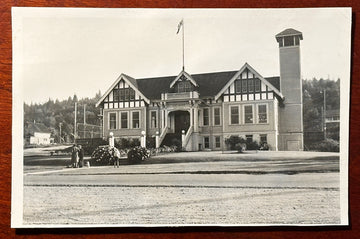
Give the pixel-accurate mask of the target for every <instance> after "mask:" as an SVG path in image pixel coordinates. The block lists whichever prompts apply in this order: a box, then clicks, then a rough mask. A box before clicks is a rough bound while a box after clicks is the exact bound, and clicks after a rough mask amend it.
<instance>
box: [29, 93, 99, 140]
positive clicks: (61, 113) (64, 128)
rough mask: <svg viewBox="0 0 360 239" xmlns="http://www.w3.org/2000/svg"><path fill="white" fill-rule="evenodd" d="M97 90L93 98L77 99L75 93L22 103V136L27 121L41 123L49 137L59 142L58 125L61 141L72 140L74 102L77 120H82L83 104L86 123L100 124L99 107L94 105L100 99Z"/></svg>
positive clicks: (79, 121) (80, 121) (81, 121)
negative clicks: (44, 101) (42, 100)
mask: <svg viewBox="0 0 360 239" xmlns="http://www.w3.org/2000/svg"><path fill="white" fill-rule="evenodd" d="M100 97H101V92H100V91H99V92H98V93H97V94H96V95H95V97H93V98H83V99H80V100H79V99H78V97H77V96H76V94H75V95H74V96H73V97H69V98H68V99H67V100H63V101H59V100H58V99H56V100H55V101H54V100H52V99H49V100H48V101H47V102H46V103H43V104H37V103H35V104H32V103H31V104H26V103H24V134H25V135H24V137H26V136H27V135H26V133H27V132H26V129H27V127H28V124H29V123H37V124H43V125H45V126H46V128H47V129H48V130H49V131H50V132H51V137H53V138H54V140H55V142H56V143H58V142H60V125H61V137H62V142H72V141H73V137H74V116H75V102H76V103H77V122H78V123H83V122H84V106H85V105H86V107H85V110H86V111H85V115H86V123H87V124H91V125H100V122H101V119H100V117H99V114H100V109H99V108H96V107H95V104H96V102H97V101H98V100H99V99H100Z"/></svg>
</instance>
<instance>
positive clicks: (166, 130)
mask: <svg viewBox="0 0 360 239" xmlns="http://www.w3.org/2000/svg"><path fill="white" fill-rule="evenodd" d="M168 131H169V127H165V128H164V129H163V130H162V132H161V134H160V136H159V145H161V143H162V141H163V140H164V138H165V136H166V134H167V133H168Z"/></svg>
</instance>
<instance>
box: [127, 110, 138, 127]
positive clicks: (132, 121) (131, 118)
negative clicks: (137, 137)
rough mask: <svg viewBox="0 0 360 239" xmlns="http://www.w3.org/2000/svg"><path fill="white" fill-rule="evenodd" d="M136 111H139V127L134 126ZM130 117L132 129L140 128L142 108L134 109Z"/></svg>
mask: <svg viewBox="0 0 360 239" xmlns="http://www.w3.org/2000/svg"><path fill="white" fill-rule="evenodd" d="M135 112H139V127H138V128H136V127H134V125H133V113H135ZM130 118H131V119H130V122H131V129H140V128H141V111H140V110H132V111H131V117H130ZM128 126H129V123H128Z"/></svg>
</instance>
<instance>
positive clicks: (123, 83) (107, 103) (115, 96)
mask: <svg viewBox="0 0 360 239" xmlns="http://www.w3.org/2000/svg"><path fill="white" fill-rule="evenodd" d="M146 103H149V100H148V99H147V98H146V97H145V96H144V95H143V94H142V93H141V92H140V91H139V89H138V88H137V83H136V80H135V79H133V78H131V77H129V76H127V75H125V74H122V75H120V77H119V78H118V80H117V81H116V82H115V84H113V85H112V86H111V87H110V89H109V90H108V91H107V92H106V93H105V94H104V96H103V97H102V98H101V99H100V100H99V102H98V104H97V105H100V104H102V105H103V109H121V108H134V107H145V104H146Z"/></svg>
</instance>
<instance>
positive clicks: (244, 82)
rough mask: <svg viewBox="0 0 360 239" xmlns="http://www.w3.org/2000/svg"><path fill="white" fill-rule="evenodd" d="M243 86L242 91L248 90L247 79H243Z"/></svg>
mask: <svg viewBox="0 0 360 239" xmlns="http://www.w3.org/2000/svg"><path fill="white" fill-rule="evenodd" d="M241 88H242V92H247V81H246V80H242V81H241Z"/></svg>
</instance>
